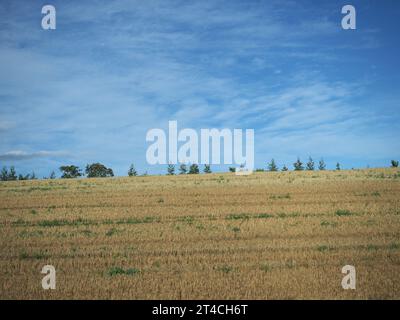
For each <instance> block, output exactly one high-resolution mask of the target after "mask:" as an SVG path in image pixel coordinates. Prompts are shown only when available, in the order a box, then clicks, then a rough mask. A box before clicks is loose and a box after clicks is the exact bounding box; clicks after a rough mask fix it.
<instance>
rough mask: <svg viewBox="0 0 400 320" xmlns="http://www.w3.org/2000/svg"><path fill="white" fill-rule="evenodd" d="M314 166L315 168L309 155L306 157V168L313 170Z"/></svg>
mask: <svg viewBox="0 0 400 320" xmlns="http://www.w3.org/2000/svg"><path fill="white" fill-rule="evenodd" d="M314 168H315V165H314V160H313V159H312V158H311V157H309V158H308V162H307V164H306V169H307V170H309V171H313V170H314Z"/></svg>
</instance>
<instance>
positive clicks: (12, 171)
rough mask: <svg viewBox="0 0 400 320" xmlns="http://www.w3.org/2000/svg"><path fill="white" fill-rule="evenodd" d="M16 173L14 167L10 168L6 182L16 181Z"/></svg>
mask: <svg viewBox="0 0 400 320" xmlns="http://www.w3.org/2000/svg"><path fill="white" fill-rule="evenodd" d="M17 178H18V177H17V173H16V172H15V168H14V166H11V167H10V172H9V173H8V180H9V181H15V180H17Z"/></svg>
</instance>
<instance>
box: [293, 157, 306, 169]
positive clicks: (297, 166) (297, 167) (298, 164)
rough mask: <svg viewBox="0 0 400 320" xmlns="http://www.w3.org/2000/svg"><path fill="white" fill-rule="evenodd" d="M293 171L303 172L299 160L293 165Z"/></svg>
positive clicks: (301, 163)
mask: <svg viewBox="0 0 400 320" xmlns="http://www.w3.org/2000/svg"><path fill="white" fill-rule="evenodd" d="M293 167H294V171H302V170H304V167H303V162H301V161H300V158H297V161H296V162H295V163H293Z"/></svg>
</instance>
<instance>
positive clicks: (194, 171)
mask: <svg viewBox="0 0 400 320" xmlns="http://www.w3.org/2000/svg"><path fill="white" fill-rule="evenodd" d="M199 172H200V170H199V166H198V165H197V164H196V163H193V164H192V165H191V166H190V167H189V172H188V173H189V174H198V173H199Z"/></svg>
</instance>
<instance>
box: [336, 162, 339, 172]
mask: <svg viewBox="0 0 400 320" xmlns="http://www.w3.org/2000/svg"><path fill="white" fill-rule="evenodd" d="M336 170H340V164H339V162H338V163H336Z"/></svg>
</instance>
